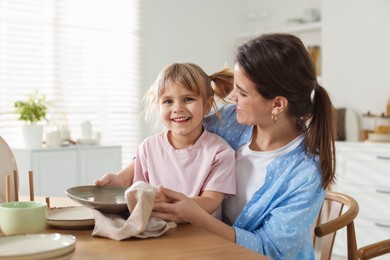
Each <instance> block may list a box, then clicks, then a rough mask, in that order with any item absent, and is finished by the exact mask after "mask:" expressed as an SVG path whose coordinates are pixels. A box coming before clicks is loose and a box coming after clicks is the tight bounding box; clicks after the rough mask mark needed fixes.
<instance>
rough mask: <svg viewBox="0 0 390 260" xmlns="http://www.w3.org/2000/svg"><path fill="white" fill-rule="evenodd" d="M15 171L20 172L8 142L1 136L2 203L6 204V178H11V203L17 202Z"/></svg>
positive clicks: (0, 191)
mask: <svg viewBox="0 0 390 260" xmlns="http://www.w3.org/2000/svg"><path fill="white" fill-rule="evenodd" d="M14 170H16V171H17V170H18V167H17V166H16V161H15V158H14V155H13V153H12V151H11V148H9V146H8V144H7V143H6V141H5V140H4V139H3V138H2V137H1V136H0V203H3V202H5V197H6V194H5V176H6V175H9V176H10V192H11V194H10V195H11V196H10V199H11V201H14V200H15V189H14Z"/></svg>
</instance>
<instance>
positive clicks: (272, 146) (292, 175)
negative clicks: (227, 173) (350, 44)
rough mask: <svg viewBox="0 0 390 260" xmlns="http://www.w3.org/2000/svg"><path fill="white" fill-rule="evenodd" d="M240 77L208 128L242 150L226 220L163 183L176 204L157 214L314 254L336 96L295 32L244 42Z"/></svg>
mask: <svg viewBox="0 0 390 260" xmlns="http://www.w3.org/2000/svg"><path fill="white" fill-rule="evenodd" d="M234 81H235V86H234V89H233V91H232V92H231V93H230V95H229V98H230V100H232V101H234V102H235V103H236V104H235V105H229V106H226V107H223V108H222V109H221V110H220V112H221V115H222V120H217V118H216V116H210V117H209V118H207V120H206V125H205V126H206V128H207V129H208V130H210V131H212V132H215V133H217V134H218V135H220V136H222V137H224V138H225V140H226V141H228V142H229V143H230V145H231V146H232V147H233V148H234V149H236V178H237V196H234V197H230V198H228V199H227V200H226V201H225V204H224V214H225V221H224V222H222V221H220V220H217V219H215V218H213V217H212V216H210V215H209V214H208V213H207V212H206V211H204V210H203V209H201V208H200V207H199V206H198V205H197V204H196V203H194V202H193V201H192V200H191V199H189V198H188V197H186V196H185V195H183V194H181V193H178V192H176V191H172V190H169V189H166V188H164V187H162V186H160V187H159V191H160V192H161V193H163V194H164V195H165V196H166V197H168V198H169V199H171V200H172V201H173V202H172V203H155V207H154V210H155V211H154V213H153V216H154V217H158V218H161V219H165V220H173V221H175V222H189V223H192V224H194V225H199V226H202V227H203V228H205V229H207V230H209V231H211V232H213V233H215V234H217V235H219V236H222V237H224V238H226V239H229V240H231V241H235V242H236V243H238V244H240V245H243V246H245V247H247V248H249V249H252V250H254V251H257V252H259V253H262V254H264V255H266V256H269V257H271V258H273V259H314V249H313V245H312V238H311V234H310V228H311V226H312V225H313V223H314V220H315V218H316V217H317V215H318V212H319V209H320V208H321V205H322V203H323V201H324V197H325V189H326V187H328V185H329V184H331V183H332V182H333V180H334V169H335V154H334V153H335V150H334V149H335V148H334V140H335V127H334V118H333V115H334V114H333V106H332V103H331V101H330V98H329V96H328V94H327V92H326V90H325V89H324V88H323V87H321V86H320V85H319V84H318V82H317V80H316V75H315V69H314V66H313V64H312V62H311V59H310V56H309V54H308V52H307V50H306V48H305V46H304V45H303V44H302V42H301V41H300V40H299V39H298V38H297V37H295V36H292V35H288V34H268V35H262V36H260V37H258V38H256V39H253V40H250V41H249V42H247V43H245V44H243V45H242V46H240V47H239V48H238V54H237V57H236V63H235V68H234ZM233 223H234V224H233ZM229 224H233V226H230V225H229Z"/></svg>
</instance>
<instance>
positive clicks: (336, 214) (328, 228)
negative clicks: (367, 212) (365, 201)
mask: <svg viewBox="0 0 390 260" xmlns="http://www.w3.org/2000/svg"><path fill="white" fill-rule="evenodd" d="M344 207H346V210H344V211H343V208H344ZM358 213H359V205H358V203H357V202H356V200H355V199H354V198H352V197H350V196H348V195H345V194H342V193H337V192H332V191H327V193H326V196H325V201H324V204H323V206H322V209H321V211H320V214H319V216H318V219H317V222H316V225H315V226H314V227H313V230H312V231H313V244H314V245H315V244H316V242H319V241H318V239H316V238H317V237H321V238H322V239H321V258H320V259H321V260H329V259H331V256H332V250H333V243H334V239H335V236H336V232H337V231H338V230H340V229H342V228H344V227H346V228H347V245H346V246H347V249H348V259H349V260H351V259H354V260H355V259H358V254H357V244H356V236H355V226H354V222H353V221H354V219H355V218H356V216H357V214H358Z"/></svg>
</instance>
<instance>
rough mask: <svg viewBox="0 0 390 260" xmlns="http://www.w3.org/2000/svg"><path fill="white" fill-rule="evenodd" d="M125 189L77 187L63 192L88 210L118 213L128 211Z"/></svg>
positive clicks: (91, 186) (115, 187) (114, 187)
mask: <svg viewBox="0 0 390 260" xmlns="http://www.w3.org/2000/svg"><path fill="white" fill-rule="evenodd" d="M126 189H127V188H126V187H118V186H94V185H86V186H77V187H73V188H69V189H67V190H66V191H65V193H66V195H68V197H69V198H71V199H72V200H74V201H76V202H78V203H80V204H82V205H84V206H86V207H89V208H93V209H97V210H100V211H105V212H110V213H119V212H125V211H128V209H127V201H126V199H125V191H126Z"/></svg>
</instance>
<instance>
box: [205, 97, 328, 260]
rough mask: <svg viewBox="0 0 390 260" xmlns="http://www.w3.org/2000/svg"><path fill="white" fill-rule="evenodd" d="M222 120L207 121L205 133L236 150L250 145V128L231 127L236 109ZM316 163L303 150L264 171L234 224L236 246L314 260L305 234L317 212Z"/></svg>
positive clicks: (320, 200)
mask: <svg viewBox="0 0 390 260" xmlns="http://www.w3.org/2000/svg"><path fill="white" fill-rule="evenodd" d="M221 114H222V119H221V120H219V119H218V118H217V117H216V116H215V115H212V116H208V117H207V118H206V120H205V127H206V128H207V129H208V130H209V131H211V132H214V133H216V134H218V135H220V136H222V137H223V138H224V139H225V140H226V141H227V142H228V143H229V144H230V145H231V146H232V147H233V148H234V149H235V150H236V149H237V148H239V147H240V146H242V145H244V144H246V143H247V142H249V141H250V140H251V136H252V129H253V128H252V127H250V126H244V125H240V124H238V123H237V122H236V114H235V105H229V106H226V107H222V108H221ZM324 198H325V191H324V190H323V189H322V188H321V175H320V170H319V166H318V157H313V156H310V155H308V154H306V152H305V150H304V147H303V144H301V145H300V146H298V147H297V148H295V149H294V150H293V151H291V152H290V153H288V154H286V155H284V156H282V157H280V158H278V159H276V160H275V161H274V162H272V163H271V164H270V165H268V167H267V176H266V179H265V183H264V185H263V186H262V187H261V188H260V189H259V190H258V191H257V192H255V194H254V195H253V197H252V198H251V199H250V200H249V201H248V203H247V204H246V206H245V207H244V209H243V210H242V211H241V213H240V215H239V216H238V217H237V219H236V222H235V223H234V229H235V232H236V242H237V243H238V244H240V245H242V246H244V247H247V248H249V249H251V250H253V251H256V252H259V253H262V254H264V255H266V256H268V257H270V258H272V259H315V257H314V249H313V245H312V238H311V233H310V228H311V226H312V224H313V223H314V220H315V218H316V216H317V215H318V212H319V210H320V208H321V206H322V203H323V201H324Z"/></svg>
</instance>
